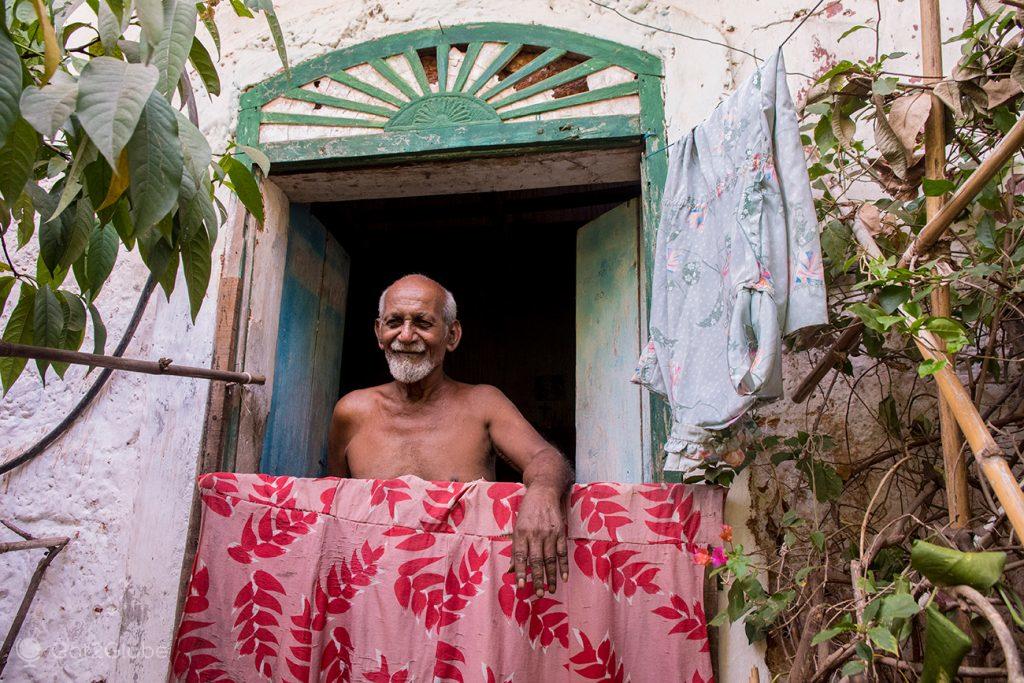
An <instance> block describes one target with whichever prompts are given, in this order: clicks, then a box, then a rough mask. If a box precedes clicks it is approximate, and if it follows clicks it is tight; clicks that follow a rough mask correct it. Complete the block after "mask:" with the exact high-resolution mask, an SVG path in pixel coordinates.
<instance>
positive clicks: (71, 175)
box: [48, 136, 96, 219]
mask: <svg viewBox="0 0 1024 683" xmlns="http://www.w3.org/2000/svg"><path fill="white" fill-rule="evenodd" d="M95 158H96V146H95V145H94V144H92V141H91V140H90V139H89V138H88V137H85V136H82V141H81V142H80V143H79V145H78V150H77V151H76V152H75V155H74V161H73V162H72V163H71V169H70V170H69V171H68V172H67V174H66V175H65V176H64V187H63V188H62V189H61V193H60V199H59V200H58V201H57V206H56V207H54V209H53V212H52V213H50V214H49V215H48V219H52V218H55V217H57V216H59V215H61V214H62V213H64V209H66V208H67V207H69V206H70V205H71V202H73V201H74V199H75V197H77V196H78V193H79V192H80V191H81V190H82V176H83V175H84V172H85V167H86V166H88V165H89V164H91V163H92V162H93V160H94V159H95Z"/></svg>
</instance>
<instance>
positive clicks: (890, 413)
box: [878, 394, 900, 437]
mask: <svg viewBox="0 0 1024 683" xmlns="http://www.w3.org/2000/svg"><path fill="white" fill-rule="evenodd" d="M878 421H879V422H881V423H882V426H883V427H884V428H885V431H887V432H888V433H889V434H891V435H892V436H896V437H898V436H899V435H900V414H899V410H898V409H897V407H896V399H894V398H893V397H892V394H886V396H885V398H883V399H882V400H881V401H879V402H878Z"/></svg>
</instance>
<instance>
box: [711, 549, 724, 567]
mask: <svg viewBox="0 0 1024 683" xmlns="http://www.w3.org/2000/svg"><path fill="white" fill-rule="evenodd" d="M723 564H725V551H724V550H722V547H721V546H718V547H717V548H715V549H714V550H713V551H712V553H711V565H712V566H713V567H721V566H722V565H723Z"/></svg>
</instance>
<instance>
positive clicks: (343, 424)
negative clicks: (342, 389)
mask: <svg viewBox="0 0 1024 683" xmlns="http://www.w3.org/2000/svg"><path fill="white" fill-rule="evenodd" d="M354 403H355V401H354V400H353V396H352V394H346V395H345V396H342V397H341V399H340V400H339V401H338V402H337V403H335V404H334V412H333V413H332V414H331V429H330V431H329V432H328V435H327V474H328V475H330V476H332V477H347V476H349V471H348V455H347V451H348V442H349V440H350V439H351V438H352V431H353V429H352V428H353V423H354V418H355V416H354V410H353V409H354V407H355V406H354V405H353V404H354Z"/></svg>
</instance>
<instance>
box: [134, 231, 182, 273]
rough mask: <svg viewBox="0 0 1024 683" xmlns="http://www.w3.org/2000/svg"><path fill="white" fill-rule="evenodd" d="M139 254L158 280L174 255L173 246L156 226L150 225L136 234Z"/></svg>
mask: <svg viewBox="0 0 1024 683" xmlns="http://www.w3.org/2000/svg"><path fill="white" fill-rule="evenodd" d="M136 240H137V242H138V245H139V256H141V257H142V262H143V263H145V264H146V267H147V268H149V272H151V273H152V274H153V277H155V278H157V279H158V280H159V279H160V277H162V276H163V274H164V271H166V270H167V268H168V266H169V265H170V262H171V256H173V255H174V247H173V246H171V243H170V241H169V240H168V239H167V238H165V237H164V235H163V232H162V231H161V230H160V228H159V227H157V226H155V225H154V226H150V227H149V228H146V229H145V230H143V231H141V232H139V233H138V234H137V235H136Z"/></svg>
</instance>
